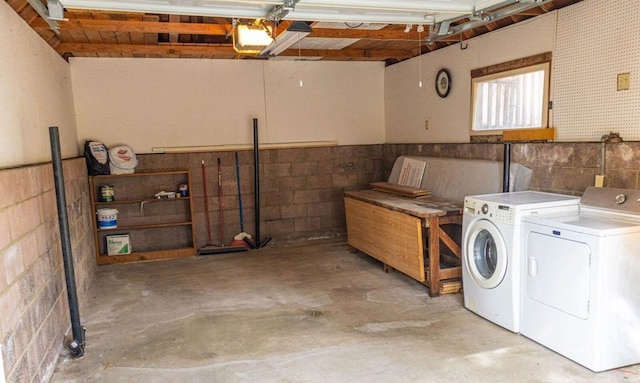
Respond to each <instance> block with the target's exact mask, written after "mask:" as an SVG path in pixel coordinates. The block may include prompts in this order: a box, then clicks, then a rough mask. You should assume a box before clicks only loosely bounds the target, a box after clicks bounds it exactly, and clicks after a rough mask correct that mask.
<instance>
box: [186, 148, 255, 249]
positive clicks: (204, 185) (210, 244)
mask: <svg viewBox="0 0 640 383" xmlns="http://www.w3.org/2000/svg"><path fill="white" fill-rule="evenodd" d="M221 177H222V175H221V172H220V158H218V198H219V200H220V202H219V206H220V214H221V215H222V178H221ZM202 189H203V191H204V216H205V220H206V222H207V240H208V242H207V244H206V245H205V246H203V247H201V248H200V249H199V250H198V255H211V254H221V253H233V252H237V251H246V250H248V249H247V248H246V247H244V246H224V237H222V236H221V241H222V244H221V246H215V245H213V241H212V240H211V220H210V218H209V195H208V194H207V174H206V171H205V166H204V160H202ZM220 227H221V230H222V222H221V226H220ZM221 232H222V231H221Z"/></svg>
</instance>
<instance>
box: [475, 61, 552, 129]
mask: <svg viewBox="0 0 640 383" xmlns="http://www.w3.org/2000/svg"><path fill="white" fill-rule="evenodd" d="M518 62H520V61H518ZM549 64H550V63H549V62H543V63H537V64H535V65H528V66H523V67H519V68H516V69H508V70H503V71H498V72H495V73H491V74H486V75H482V76H477V77H474V74H473V73H474V72H476V71H474V72H472V77H473V78H472V82H471V83H472V92H471V107H472V113H471V119H472V120H471V132H472V134H498V133H500V132H502V131H504V130H511V129H534V128H546V127H547V118H548V114H549V108H548V104H549V68H550V65H549ZM503 67H504V66H503ZM476 73H477V72H476Z"/></svg>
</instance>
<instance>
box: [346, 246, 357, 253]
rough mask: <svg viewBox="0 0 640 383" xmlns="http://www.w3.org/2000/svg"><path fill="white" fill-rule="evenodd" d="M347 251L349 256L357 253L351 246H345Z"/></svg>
mask: <svg viewBox="0 0 640 383" xmlns="http://www.w3.org/2000/svg"><path fill="white" fill-rule="evenodd" d="M347 250H348V251H349V252H350V253H351V254H355V253H357V252H358V249H356V248H355V247H353V246H351V245H347Z"/></svg>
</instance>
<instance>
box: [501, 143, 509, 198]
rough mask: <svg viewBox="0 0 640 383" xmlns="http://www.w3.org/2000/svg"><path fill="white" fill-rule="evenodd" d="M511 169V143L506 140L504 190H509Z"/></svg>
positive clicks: (503, 166)
mask: <svg viewBox="0 0 640 383" xmlns="http://www.w3.org/2000/svg"><path fill="white" fill-rule="evenodd" d="M510 170H511V144H510V143H508V142H505V144H504V153H503V158H502V192H503V193H508V192H509V174H510Z"/></svg>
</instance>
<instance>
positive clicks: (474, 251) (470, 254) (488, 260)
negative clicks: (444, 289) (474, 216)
mask: <svg viewBox="0 0 640 383" xmlns="http://www.w3.org/2000/svg"><path fill="white" fill-rule="evenodd" d="M468 233H469V234H468V239H467V242H466V243H467V245H466V246H467V248H466V260H465V261H466V265H467V269H468V271H469V274H471V276H472V277H473V279H474V280H475V281H476V283H477V284H478V285H479V286H480V287H483V288H485V289H492V288H494V287H496V286H498V285H499V284H500V282H502V280H503V279H504V276H505V274H506V273H507V256H508V254H507V247H506V245H505V243H504V239H503V238H502V235H501V234H500V231H499V230H498V228H496V226H495V225H494V224H492V223H491V222H489V221H488V220H486V219H482V220H478V221H476V222H475V223H473V224H472V225H471V227H470V229H469V231H468Z"/></svg>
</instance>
